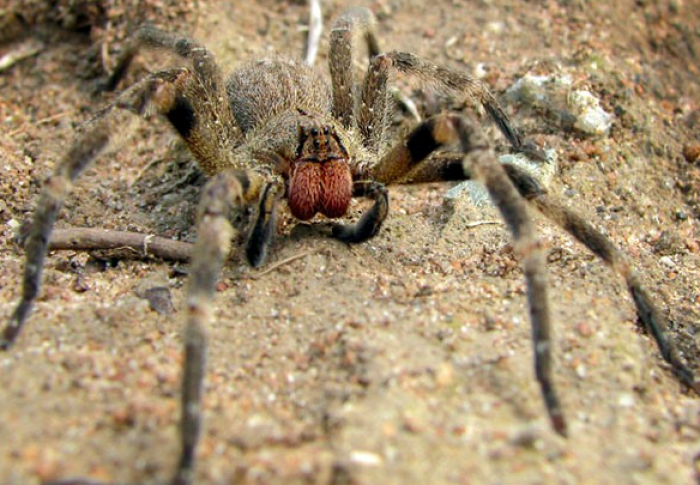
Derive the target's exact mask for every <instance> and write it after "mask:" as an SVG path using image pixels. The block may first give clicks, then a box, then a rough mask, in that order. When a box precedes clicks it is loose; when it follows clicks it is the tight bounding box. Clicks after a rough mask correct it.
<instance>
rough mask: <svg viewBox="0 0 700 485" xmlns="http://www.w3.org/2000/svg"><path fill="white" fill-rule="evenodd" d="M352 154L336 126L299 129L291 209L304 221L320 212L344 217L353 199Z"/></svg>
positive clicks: (330, 215) (291, 177)
mask: <svg viewBox="0 0 700 485" xmlns="http://www.w3.org/2000/svg"><path fill="white" fill-rule="evenodd" d="M349 161H350V157H349V155H348V152H347V150H346V149H345V147H344V146H343V144H342V142H341V141H340V139H339V138H338V135H337V133H336V132H335V130H334V129H333V128H332V127H329V126H323V127H317V126H314V127H311V128H309V127H306V126H302V127H300V128H299V148H298V150H297V156H296V160H295V161H294V162H293V163H292V167H291V176H290V180H289V208H290V210H291V211H292V215H294V217H296V218H297V219H300V220H302V221H305V220H308V219H311V218H312V217H313V216H314V215H316V214H317V213H318V212H320V213H321V214H323V215H325V216H326V217H342V216H344V215H345V213H346V212H347V210H348V206H349V205H350V199H351V198H352V174H351V172H350V164H349Z"/></svg>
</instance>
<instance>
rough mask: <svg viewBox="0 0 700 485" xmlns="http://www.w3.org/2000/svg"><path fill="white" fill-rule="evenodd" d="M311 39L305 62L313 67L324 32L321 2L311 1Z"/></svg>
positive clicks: (319, 0) (308, 41) (309, 39)
mask: <svg viewBox="0 0 700 485" xmlns="http://www.w3.org/2000/svg"><path fill="white" fill-rule="evenodd" d="M309 8H310V10H311V12H310V13H309V37H308V40H307V44H306V54H305V55H304V62H305V63H306V65H307V66H313V65H314V62H315V61H316V54H318V45H319V43H320V42H321V32H323V18H322V17H321V0H309Z"/></svg>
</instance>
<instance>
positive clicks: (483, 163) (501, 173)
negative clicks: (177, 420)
mask: <svg viewBox="0 0 700 485" xmlns="http://www.w3.org/2000/svg"><path fill="white" fill-rule="evenodd" d="M455 141H459V142H460V144H461V148H462V151H463V155H462V156H461V157H459V158H457V157H447V158H439V159H428V157H429V155H431V154H432V153H433V152H434V151H435V150H437V149H438V148H440V147H442V146H444V145H447V144H450V143H453V142H455ZM371 176H372V178H374V179H375V180H377V181H378V182H382V183H385V184H387V185H389V184H393V183H420V182H427V181H438V180H447V179H449V180H460V179H466V178H470V177H472V176H474V177H476V178H477V179H479V180H480V181H481V182H482V183H484V185H485V186H486V188H487V189H488V191H489V193H490V194H491V197H492V198H493V200H494V201H495V202H496V205H497V206H498V208H499V210H500V212H501V214H502V215H503V218H504V219H505V220H506V222H507V224H508V226H509V228H510V230H511V232H512V233H513V237H514V238H515V246H516V250H517V251H518V254H519V255H520V257H521V259H522V264H523V267H524V272H525V278H526V281H527V286H528V303H529V306H530V319H531V321H532V333H533V341H534V342H533V343H534V347H535V374H536V376H537V380H538V381H539V384H540V389H541V392H542V396H543V398H544V401H545V405H546V406H547V411H548V413H549V416H550V420H551V422H552V426H553V427H554V429H555V431H557V432H558V433H559V434H561V435H566V422H565V420H564V416H563V412H562V410H561V406H560V404H559V399H558V398H557V395H556V391H555V389H554V384H553V381H552V370H551V360H552V359H551V343H550V340H551V336H550V311H549V299H548V296H547V266H546V264H545V257H544V251H543V249H542V247H541V244H540V242H539V240H538V238H537V236H536V234H535V228H534V224H533V223H532V222H531V220H530V218H529V217H528V214H527V204H526V202H525V200H524V199H523V197H522V196H521V195H520V194H519V193H518V190H517V189H516V188H515V187H514V186H513V183H512V182H511V180H510V178H509V176H508V174H507V173H506V172H505V170H504V168H503V167H502V166H501V164H499V163H498V161H497V159H496V155H495V153H494V152H493V150H491V149H489V148H488V144H487V142H486V141H485V139H484V138H483V136H482V135H480V134H479V132H478V130H477V129H476V127H475V126H474V125H473V124H472V123H470V122H469V121H468V120H466V119H465V118H463V117H461V116H458V115H452V114H443V115H438V116H436V117H433V118H430V119H428V120H426V121H424V122H422V123H420V124H419V125H418V126H417V127H416V128H415V129H414V130H413V131H412V132H410V133H409V134H408V135H406V137H405V138H404V139H403V140H400V141H399V142H398V143H396V145H394V147H393V148H391V149H390V150H389V151H388V152H387V153H386V154H385V155H384V156H383V157H382V158H381V159H380V161H379V162H378V163H377V165H375V166H374V167H373V168H372V169H371Z"/></svg>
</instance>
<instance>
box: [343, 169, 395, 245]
mask: <svg viewBox="0 0 700 485" xmlns="http://www.w3.org/2000/svg"><path fill="white" fill-rule="evenodd" d="M353 197H369V198H370V199H373V200H374V204H373V205H372V207H370V208H369V209H368V210H367V211H366V212H365V213H364V214H363V215H362V217H361V218H360V220H359V221H357V222H356V223H355V224H349V225H345V224H335V225H334V226H333V237H334V238H336V239H340V240H341V241H344V242H347V243H360V242H363V241H366V240H368V239H370V238H372V237H374V236H375V235H376V234H377V233H378V232H379V228H380V227H381V225H382V223H383V222H384V219H386V216H387V214H388V213H389V194H388V192H387V189H386V187H385V186H384V184H381V183H379V182H374V181H358V182H355V183H354V185H353Z"/></svg>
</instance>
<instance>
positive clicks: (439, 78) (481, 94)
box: [386, 51, 528, 150]
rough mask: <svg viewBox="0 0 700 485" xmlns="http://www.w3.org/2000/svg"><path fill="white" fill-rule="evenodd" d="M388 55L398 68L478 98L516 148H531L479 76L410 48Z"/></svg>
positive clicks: (476, 100) (467, 97)
mask: <svg viewBox="0 0 700 485" xmlns="http://www.w3.org/2000/svg"><path fill="white" fill-rule="evenodd" d="M386 56H387V57H388V58H389V59H391V61H392V65H393V66H394V67H395V68H396V69H397V70H399V71H401V72H404V73H407V74H413V75H415V76H418V77H421V78H423V79H424V80H426V81H429V82H433V83H437V84H438V85H440V86H442V87H444V88H446V89H449V90H450V91H453V92H455V93H457V94H460V95H463V96H465V97H466V101H470V102H472V103H473V102H478V103H479V104H481V105H482V106H483V107H484V109H485V110H486V112H487V113H488V114H489V116H490V117H491V119H492V120H493V121H494V122H495V123H496V125H497V126H498V128H499V130H501V133H503V136H505V137H506V139H507V140H508V142H509V143H510V144H511V146H512V147H513V148H514V149H516V150H521V149H523V148H528V147H527V145H525V146H524V144H523V140H522V138H521V137H520V135H519V134H518V132H517V130H516V129H515V128H514V127H513V125H512V123H511V121H510V119H509V118H508V115H507V114H506V113H505V111H503V108H501V106H500V105H499V103H498V101H496V98H495V97H494V96H493V94H492V93H491V91H489V89H488V88H487V87H486V85H485V84H484V83H482V82H481V81H479V80H478V79H474V78H472V77H470V76H468V75H467V74H466V73H464V72H462V71H458V70H455V69H450V68H448V67H444V66H439V65H437V64H434V63H432V62H430V61H427V60H424V59H421V58H420V57H418V56H416V55H414V54H411V53H409V52H397V51H392V52H388V53H387V54H386Z"/></svg>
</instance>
